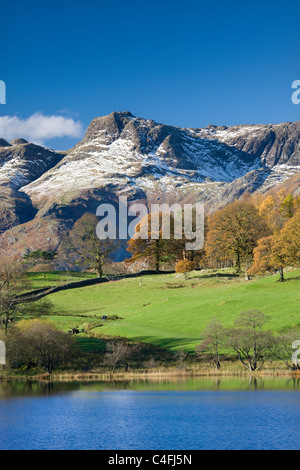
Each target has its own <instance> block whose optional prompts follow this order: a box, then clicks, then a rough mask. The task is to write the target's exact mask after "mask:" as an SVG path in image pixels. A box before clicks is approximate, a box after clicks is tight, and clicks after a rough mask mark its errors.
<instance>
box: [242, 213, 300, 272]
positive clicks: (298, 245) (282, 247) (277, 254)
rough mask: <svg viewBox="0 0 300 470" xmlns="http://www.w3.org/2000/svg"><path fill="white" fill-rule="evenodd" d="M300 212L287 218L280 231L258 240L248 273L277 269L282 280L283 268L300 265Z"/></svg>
mask: <svg viewBox="0 0 300 470" xmlns="http://www.w3.org/2000/svg"><path fill="white" fill-rule="evenodd" d="M299 233H300V212H299V211H298V212H296V213H295V215H294V216H293V217H292V218H290V219H289V220H288V222H287V223H286V224H285V225H284V227H283V228H282V229H281V231H280V232H277V233H276V234H274V235H272V236H269V237H263V238H261V239H260V240H258V243H257V247H256V248H254V263H253V266H252V267H251V268H250V269H249V270H248V272H249V274H257V273H264V272H268V271H271V272H274V271H279V274H280V281H284V268H285V267H287V266H300V237H299Z"/></svg>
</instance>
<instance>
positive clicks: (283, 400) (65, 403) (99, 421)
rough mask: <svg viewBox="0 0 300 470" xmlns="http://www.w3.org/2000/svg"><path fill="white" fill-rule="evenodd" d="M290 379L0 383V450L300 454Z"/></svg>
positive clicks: (295, 392)
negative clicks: (271, 451)
mask: <svg viewBox="0 0 300 470" xmlns="http://www.w3.org/2000/svg"><path fill="white" fill-rule="evenodd" d="M299 434H300V383H299V380H298V381H297V380H293V379H288V378H285V379H268V380H261V379H259V380H257V381H255V380H252V381H251V380H245V379H243V380H238V379H230V380H228V379H227V380H226V379H221V380H220V379H207V380H205V379H202V380H199V379H197V380H196V379H195V380H187V381H177V382H176V381H175V382H160V383H147V382H119V383H109V384H108V383H105V384H104V383H96V384H95V383H93V384H86V383H85V384H82V383H67V384H66V383H64V384H41V383H31V384H24V383H1V382H0V436H1V438H0V448H1V450H7V449H20V450H21V449H66V450H68V449H72V450H73V449H103V450H140V449H141V450H197V449H226V450H227V449H297V450H298V449H300V441H299V437H298V436H299Z"/></svg>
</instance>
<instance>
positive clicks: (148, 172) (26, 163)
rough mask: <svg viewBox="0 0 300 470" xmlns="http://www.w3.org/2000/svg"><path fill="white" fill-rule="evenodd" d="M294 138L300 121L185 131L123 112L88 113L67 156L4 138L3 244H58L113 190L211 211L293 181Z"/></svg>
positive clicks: (299, 161) (299, 158)
mask: <svg viewBox="0 0 300 470" xmlns="http://www.w3.org/2000/svg"><path fill="white" fill-rule="evenodd" d="M299 142H300V122H296V123H283V124H270V125H243V126H231V127H228V126H222V127H217V126H213V125H210V126H207V127H206V128H204V129H191V128H186V129H183V128H179V127H172V126H167V125H163V124H159V123H156V122H155V121H152V120H147V119H142V118H138V117H135V116H133V115H132V114H131V113H129V112H114V113H111V114H110V115H108V116H102V117H99V118H96V119H94V120H93V121H92V122H91V124H90V126H89V127H88V129H87V131H86V134H85V136H84V138H83V139H82V141H81V142H79V143H78V144H77V145H75V147H74V148H73V149H71V150H70V151H69V152H67V153H65V154H64V153H62V152H54V151H51V150H47V149H43V148H42V147H38V146H35V145H32V144H28V143H27V142H26V141H24V140H22V139H17V140H16V141H13V142H11V143H10V144H9V143H8V142H6V141H4V140H3V139H0V195H1V198H2V200H1V201H2V202H1V210H0V232H1V231H6V232H5V233H4V235H3V237H2V239H1V243H2V246H6V247H9V249H11V250H15V251H18V250H24V240H25V239H26V240H28V242H27V243H30V244H31V245H30V246H31V247H33V248H34V247H36V244H38V245H39V246H38V247H42V248H43V249H47V248H52V249H55V248H56V247H57V244H58V243H59V239H60V231H61V230H64V229H65V228H67V229H69V228H70V227H71V226H72V225H73V223H74V222H75V221H76V220H77V219H78V218H79V217H80V216H81V215H82V214H83V213H85V212H93V213H95V211H96V208H97V206H98V205H99V204H100V202H109V201H116V200H117V197H118V195H127V196H128V198H129V200H130V201H133V200H143V201H144V200H145V201H146V200H147V202H148V203H151V202H158V201H159V202H161V203H162V202H169V203H174V202H179V203H182V202H196V201H197V202H203V203H205V204H206V207H207V209H208V210H209V209H210V210H211V209H214V208H217V207H221V206H222V205H225V204H227V203H228V202H231V201H232V200H234V199H235V198H237V197H240V196H241V195H242V194H243V193H245V192H250V193H253V192H256V191H268V190H270V188H273V187H276V185H277V184H279V183H281V184H285V181H289V180H290V179H292V180H293V181H298V179H297V178H296V180H294V179H293V178H292V177H293V175H295V174H297V173H298V174H299V167H300V146H299ZM287 184H288V183H287ZM4 188H6V189H5V191H4ZM8 189H9V190H8ZM1 191H2V192H1ZM20 209H21V210H20ZM19 224H22V225H19ZM15 225H17V226H15ZM11 227H14V228H13V229H10V228H11ZM36 227H40V229H39V230H40V235H39V236H38V237H37V233H36V230H37V229H36ZM41 227H42V228H41ZM24 237H25V238H24ZM1 243H0V245H1ZM6 249H8V248H5V250H6ZM0 251H1V250H0Z"/></svg>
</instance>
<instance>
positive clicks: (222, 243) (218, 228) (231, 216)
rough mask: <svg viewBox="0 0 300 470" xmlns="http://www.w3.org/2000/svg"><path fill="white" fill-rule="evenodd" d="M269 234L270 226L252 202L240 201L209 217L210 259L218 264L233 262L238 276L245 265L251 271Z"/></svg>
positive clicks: (208, 244)
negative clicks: (256, 250)
mask: <svg viewBox="0 0 300 470" xmlns="http://www.w3.org/2000/svg"><path fill="white" fill-rule="evenodd" d="M265 234H267V226H266V223H265V222H264V221H263V220H262V218H261V217H260V215H259V211H258V209H257V208H256V207H255V205H254V204H253V203H252V201H251V200H250V199H243V200H239V201H238V200H236V201H235V202H233V203H232V204H229V205H228V206H226V207H224V208H223V209H220V210H218V211H217V212H215V213H214V214H213V215H212V216H210V217H209V219H208V235H207V238H206V240H207V242H206V248H207V256H208V257H210V258H212V259H215V260H220V259H226V258H227V259H232V260H233V261H234V262H235V266H236V270H237V271H238V272H240V271H241V263H242V262H245V265H246V271H247V269H248V267H249V263H250V260H251V259H252V256H253V250H254V248H255V246H256V243H257V240H258V239H259V238H261V237H262V236H263V235H265Z"/></svg>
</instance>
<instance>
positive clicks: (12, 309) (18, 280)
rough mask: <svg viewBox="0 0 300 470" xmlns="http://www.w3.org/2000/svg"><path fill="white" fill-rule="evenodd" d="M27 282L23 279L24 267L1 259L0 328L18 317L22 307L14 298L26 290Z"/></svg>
mask: <svg viewBox="0 0 300 470" xmlns="http://www.w3.org/2000/svg"><path fill="white" fill-rule="evenodd" d="M28 286H29V282H28V280H27V279H26V278H25V277H24V267H23V266H22V264H21V263H19V262H18V261H17V260H15V259H10V260H9V259H3V260H2V261H1V263H0V328H3V326H4V328H5V334H6V335H7V329H8V324H9V323H10V322H11V321H13V320H15V319H16V318H17V317H19V316H20V314H21V312H22V306H21V304H20V303H19V302H18V301H17V299H16V297H17V295H18V294H20V293H21V292H22V290H24V289H26V288H28Z"/></svg>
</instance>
